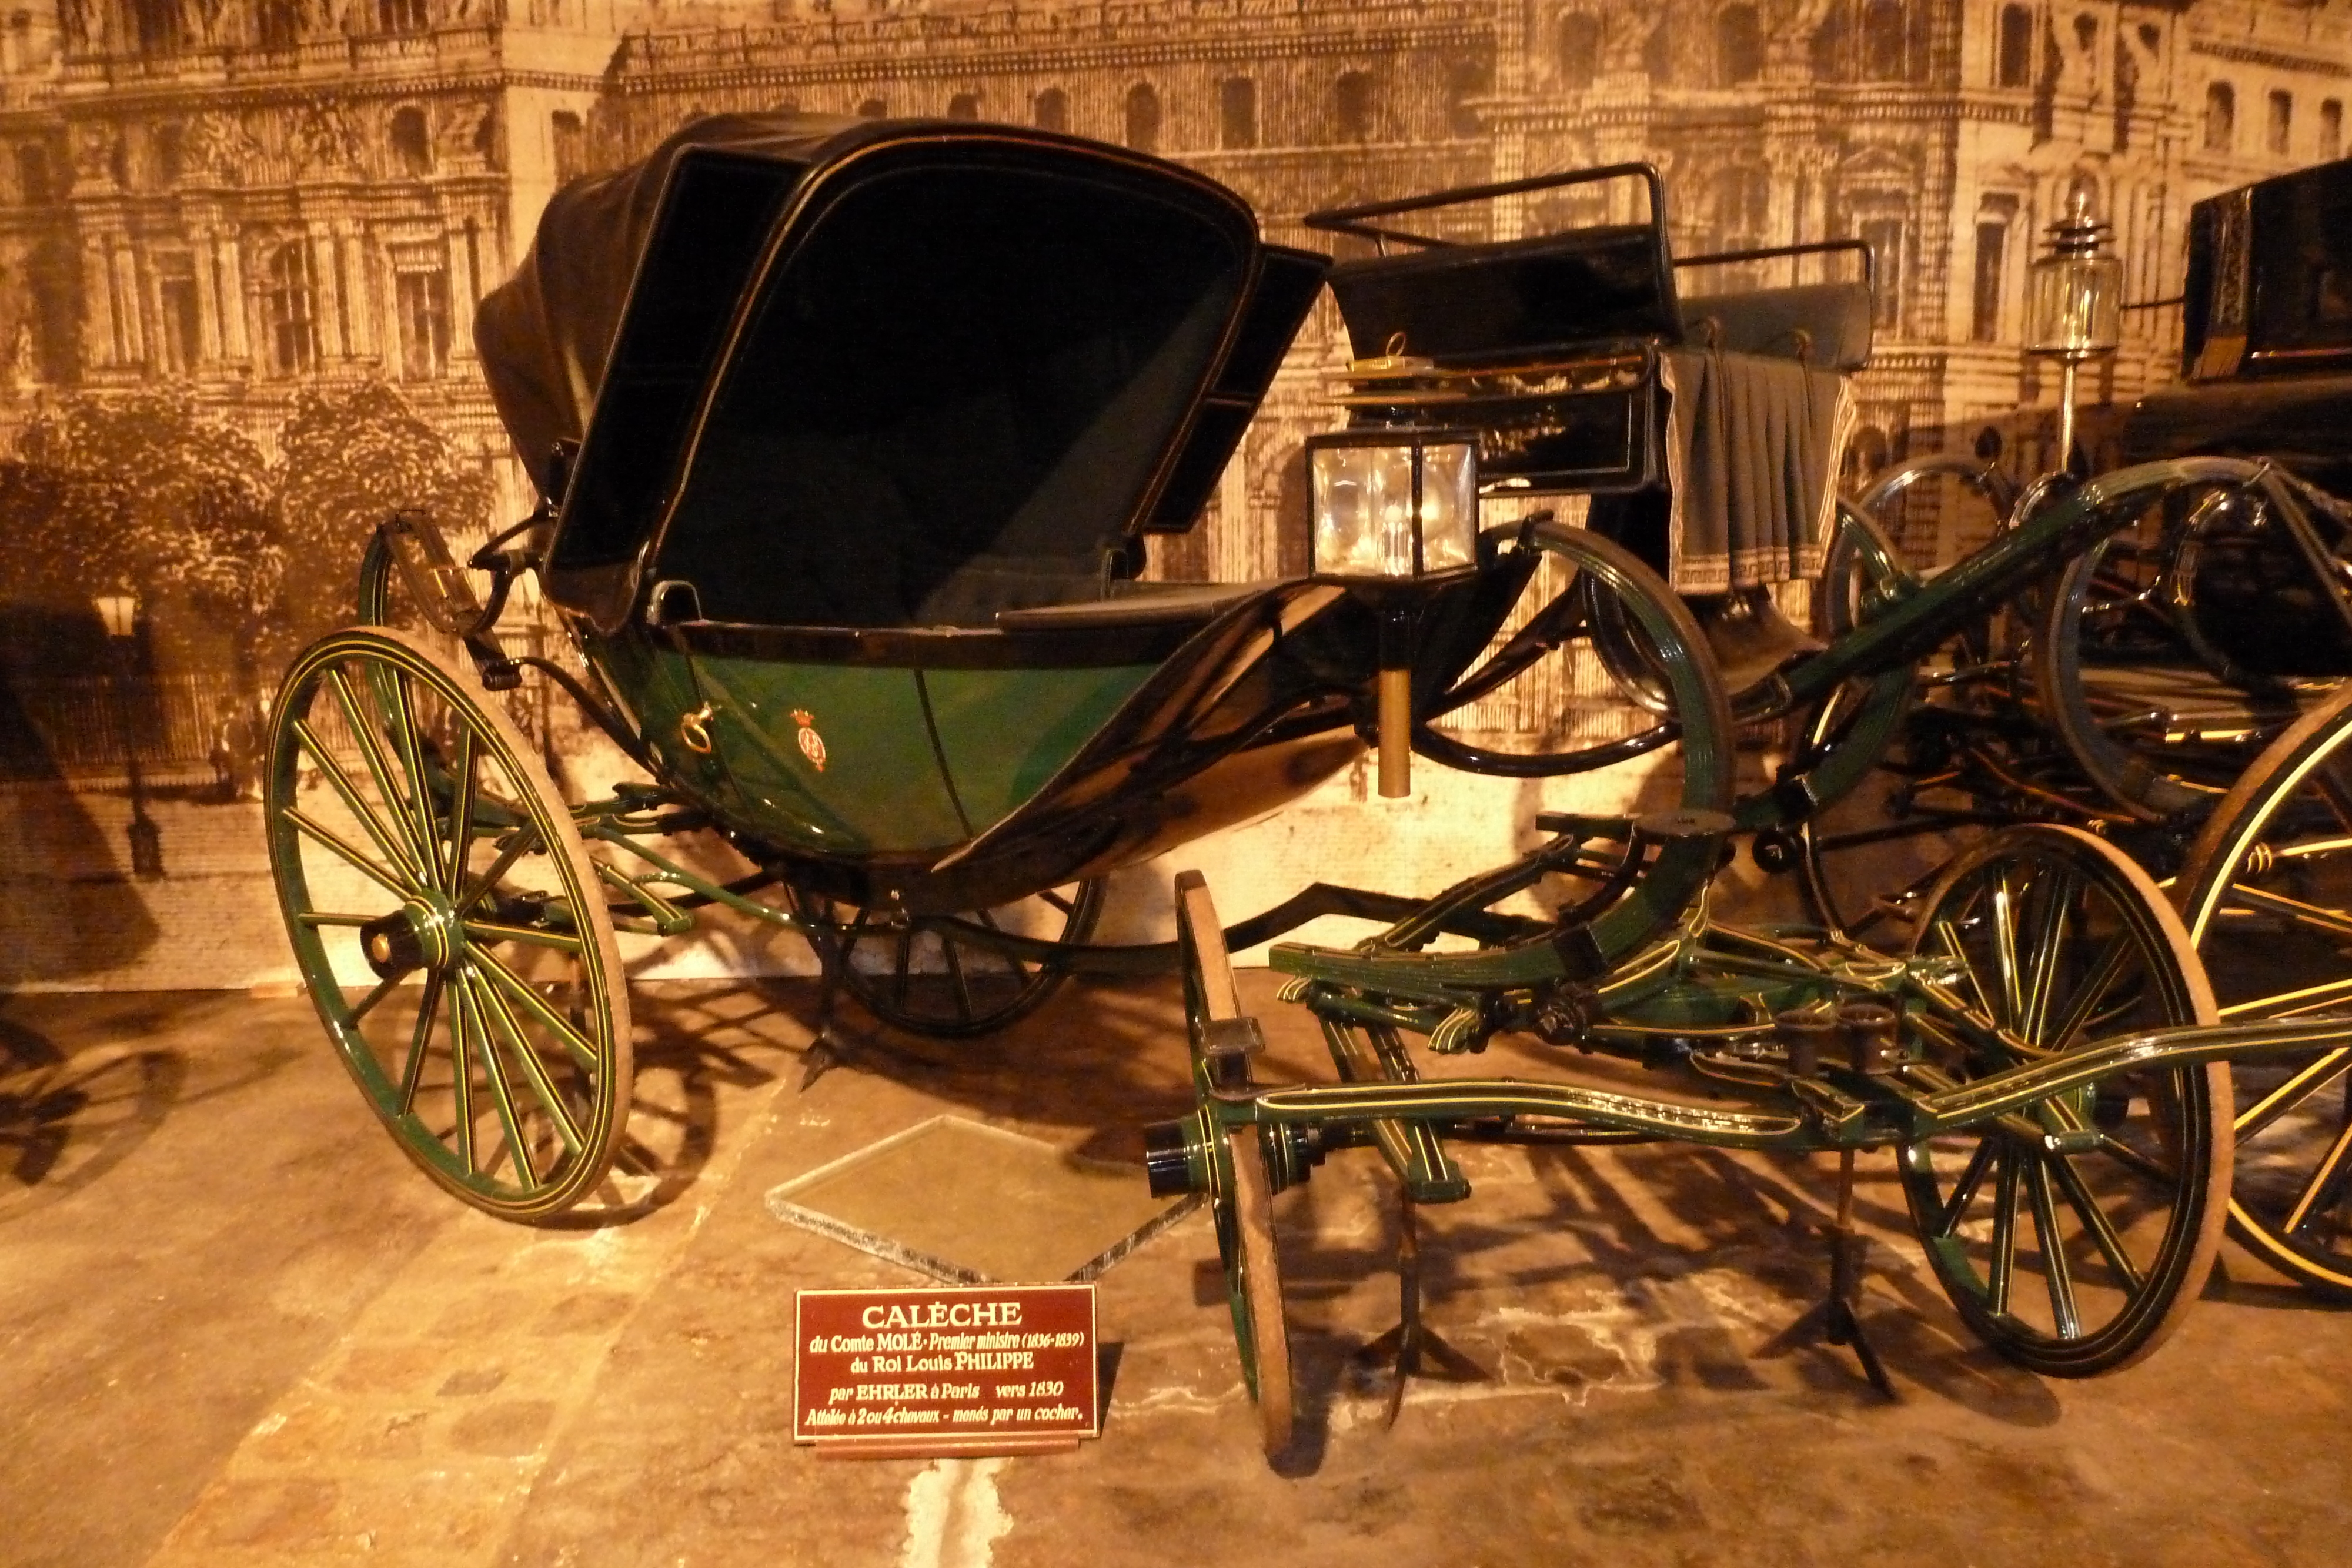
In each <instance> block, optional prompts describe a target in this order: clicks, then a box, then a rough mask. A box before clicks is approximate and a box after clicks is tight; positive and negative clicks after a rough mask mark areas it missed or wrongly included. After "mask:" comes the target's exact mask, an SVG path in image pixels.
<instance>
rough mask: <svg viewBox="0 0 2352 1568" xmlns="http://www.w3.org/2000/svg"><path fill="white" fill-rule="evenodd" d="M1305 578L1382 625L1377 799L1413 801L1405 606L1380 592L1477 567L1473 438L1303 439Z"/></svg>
mask: <svg viewBox="0 0 2352 1568" xmlns="http://www.w3.org/2000/svg"><path fill="white" fill-rule="evenodd" d="M1307 473H1308V476H1309V480H1310V486H1309V487H1310V490H1311V493H1312V505H1313V507H1314V531H1313V533H1312V535H1311V537H1310V539H1309V543H1308V554H1307V560H1308V565H1309V570H1312V571H1313V572H1314V574H1315V575H1316V576H1317V577H1318V578H1326V579H1330V580H1337V581H1340V582H1345V583H1347V584H1348V585H1349V588H1350V589H1351V590H1353V591H1356V592H1358V593H1360V594H1361V595H1363V596H1364V597H1365V598H1366V600H1367V601H1369V602H1370V603H1371V604H1372V606H1373V607H1374V609H1375V610H1377V611H1378V612H1379V613H1380V616H1381V669H1380V694H1379V695H1380V754H1381V795H1382V796H1383V797H1384V798H1386V799H1389V800H1396V799H1398V798H1400V797H1402V796H1405V795H1409V794H1411V793H1412V642H1413V631H1414V629H1413V623H1412V612H1411V611H1410V610H1409V609H1408V608H1406V605H1407V604H1408V603H1409V601H1408V600H1406V599H1405V598H1404V597H1403V596H1402V595H1398V596H1391V595H1388V594H1385V593H1383V592H1382V589H1383V588H1385V587H1388V586H1391V585H1404V584H1410V583H1412V582H1413V581H1415V580H1420V579H1423V578H1428V577H1433V576H1438V575H1442V574H1446V573H1452V572H1456V571H1467V570H1471V569H1472V568H1474V567H1475V565H1476V564H1477V559H1478V438H1477V436H1476V434H1475V433H1474V432H1471V431H1466V430H1440V429H1431V428H1428V427H1425V426H1420V425H1412V424H1390V425H1375V426H1370V427H1366V428H1360V429H1355V430H1345V431H1339V432H1336V433H1334V434H1328V435H1318V436H1315V437H1312V438H1311V439H1309V440H1308V442H1307Z"/></svg>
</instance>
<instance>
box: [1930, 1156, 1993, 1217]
mask: <svg viewBox="0 0 2352 1568" xmlns="http://www.w3.org/2000/svg"><path fill="white" fill-rule="evenodd" d="M1999 1143H2000V1140H1999V1139H1996V1138H1982V1139H1979V1141H1978V1143H1977V1152H1976V1153H1975V1154H1973V1155H1969V1164H1968V1168H1967V1169H1965V1170H1963V1171H1962V1172H1960V1179H1959V1180H1958V1181H1957V1182H1955V1183H1953V1184H1952V1195H1951V1197H1949V1198H1948V1199H1946V1200H1945V1203H1944V1211H1943V1213H1941V1214H1939V1215H1937V1217H1936V1225H1935V1233H1936V1235H1937V1237H1939V1238H1940V1237H1946V1236H1949V1235H1951V1234H1952V1233H1953V1232H1955V1231H1957V1230H1958V1229H1959V1228H1960V1220H1961V1218H1962V1217H1964V1216H1965V1215H1966V1214H1967V1213H1968V1211H1969V1205H1970V1204H1972V1203H1974V1202H1975V1201H1976V1199H1977V1191H1978V1189H1979V1188H1980V1187H1982V1186H1984V1178H1985V1172H1986V1171H1988V1170H1990V1168H1991V1167H1992V1157H1993V1151H1994V1150H1995V1148H1997V1147H1998V1146H1999Z"/></svg>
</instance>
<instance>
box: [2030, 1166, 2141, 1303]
mask: <svg viewBox="0 0 2352 1568" xmlns="http://www.w3.org/2000/svg"><path fill="white" fill-rule="evenodd" d="M2049 1165H2050V1167H2051V1174H2052V1175H2053V1176H2055V1177H2056V1178H2057V1181H2058V1190H2059V1191H2060V1192H2062V1193H2063V1194H2065V1195H2066V1202H2067V1205H2068V1206H2069V1207H2072V1208H2073V1209H2074V1214H2075V1217H2076V1218H2079V1219H2081V1220H2082V1222H2083V1228H2084V1229H2085V1230H2087V1231H2089V1232H2090V1233H2091V1239H2092V1240H2093V1241H2094V1242H2095V1243H2096V1244H2097V1246H2098V1249H2099V1251H2100V1252H2101V1253H2102V1254H2104V1255H2105V1258H2106V1260H2107V1266H2108V1267H2109V1268H2111V1269H2113V1270H2115V1271H2116V1273H2117V1274H2119V1275H2121V1276H2122V1277H2123V1281H2124V1288H2125V1290H2126V1292H2127V1293H2129V1294H2133V1295H2137V1293H2138V1292H2139V1291H2140V1289H2141V1288H2142V1287H2143V1286H2144V1285H2146V1284H2147V1280H2146V1279H2145V1278H2143V1277H2142V1276H2141V1274H2140V1271H2139V1265H2138V1264H2137V1263H2135V1262H2133V1261H2132V1260H2131V1254H2129V1253H2128V1252H2126V1251H2125V1250H2124V1239H2123V1238H2122V1237H2120V1236H2118V1235H2116V1227H2115V1222H2114V1221H2113V1220H2111V1219H2109V1218H2107V1211H2106V1210H2105V1209H2104V1208H2101V1207H2099V1200H2098V1199H2097V1197H2095V1196H2093V1194H2092V1192H2091V1188H2090V1185H2089V1184H2088V1183H2086V1182H2085V1181H2084V1180H2083V1173H2082V1172H2081V1171H2079V1170H2076V1169H2075V1168H2074V1159H2073V1157H2072V1156H2070V1155H2051V1156H2050V1157H2049Z"/></svg>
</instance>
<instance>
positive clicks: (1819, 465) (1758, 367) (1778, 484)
mask: <svg viewBox="0 0 2352 1568" xmlns="http://www.w3.org/2000/svg"><path fill="white" fill-rule="evenodd" d="M1659 358H1660V361H1661V362H1662V367H1663V374H1664V380H1665V386H1666V391H1667V393H1668V395H1669V396H1670V398H1671V399H1672V400H1673V401H1672V409H1671V413H1670V415H1669V420H1670V429H1669V433H1668V439H1667V442H1666V474H1667V479H1668V484H1669V486H1670V487H1671V491H1672V494H1673V497H1674V513H1673V518H1672V522H1671V524H1670V526H1669V528H1668V529H1667V537H1668V538H1669V539H1670V540H1671V541H1672V546H1671V549H1672V565H1671V568H1670V570H1669V571H1668V574H1667V575H1668V579H1669V580H1670V582H1671V583H1672V585H1673V586H1674V588H1675V591H1678V592H1682V593H1724V592H1727V591H1730V590H1732V589H1734V588H1748V587H1752V586H1755V585H1757V584H1759V583H1773V582H1786V581H1789V580H1791V579H1796V578H1810V577H1813V576H1816V575H1818V574H1819V573H1820V571H1821V568H1822V551H1823V549H1825V548H1826V546H1827V545H1828V542H1829V538H1830V530H1831V528H1832V527H1834V525H1835V522H1836V505H1837V468H1838V455H1839V454H1840V453H1841V452H1843V450H1844V448H1845V443H1846V438H1847V437H1848V436H1849V435H1850V434H1852V433H1853V421H1854V401H1853V388H1852V386H1851V385H1850V384H1849V383H1848V382H1847V379H1846V377H1844V376H1843V375H1842V374H1840V373H1838V372H1837V371H1821V370H1811V369H1808V368H1807V367H1806V366H1805V365H1804V364H1803V363H1801V361H1796V360H1791V359H1783V358H1780V357H1778V356H1773V357H1766V356H1763V355H1759V354H1741V353H1733V352H1730V351H1728V350H1709V349H1670V350H1666V351H1665V352H1664V353H1663V354H1661V355H1660V356H1659Z"/></svg>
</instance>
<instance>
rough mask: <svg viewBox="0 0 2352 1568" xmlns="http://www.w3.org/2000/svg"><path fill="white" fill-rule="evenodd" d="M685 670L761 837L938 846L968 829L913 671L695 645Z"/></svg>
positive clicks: (798, 844)
mask: <svg viewBox="0 0 2352 1568" xmlns="http://www.w3.org/2000/svg"><path fill="white" fill-rule="evenodd" d="M695 674H696V676H697V678H698V680H699V682H700V683H701V686H702V692H703V695H704V697H705V699H706V700H707V701H708V702H709V705H710V709H711V715H710V719H709V727H710V738H711V742H712V744H713V746H714V747H715V748H716V750H717V752H718V754H719V756H721V757H723V758H726V759H727V762H726V767H727V773H728V782H729V786H730V794H731V796H732V797H733V799H732V802H731V803H732V805H733V806H734V808H735V809H736V810H738V811H739V812H740V814H741V815H742V816H743V817H744V818H745V819H746V820H747V821H754V822H757V823H759V824H760V825H761V830H762V831H763V832H764V833H765V834H766V835H767V836H768V837H770V838H772V839H774V840H775V841H778V842H780V843H782V844H784V845H786V846H788V847H791V848H796V849H804V850H809V851H813V852H818V853H824V854H836V855H837V854H870V853H878V854H889V853H894V852H897V853H903V852H910V851H923V850H937V851H940V852H945V851H946V850H948V849H950V848H951V847H953V846H954V845H956V844H959V843H961V842H962V841H963V840H964V839H965V838H966V837H967V836H969V835H968V834H967V833H966V831H965V830H964V827H963V822H962V819H961V817H960V816H959V815H958V814H957V811H956V806H955V800H954V797H953V796H952V795H950V793H949V790H948V783H947V779H946V776H945V775H944V774H942V773H941V772H940V762H939V754H938V752H937V750H936V748H935V747H933V746H932V743H931V732H930V726H929V722H928V721H927V720H926V718H925V716H924V713H923V691H922V685H921V681H922V675H921V674H920V673H919V671H915V670H908V669H889V668H879V669H877V668H856V667H851V668H843V667H841V666H839V665H834V664H791V663H782V662H777V661H771V660H765V659H731V658H725V657H717V656H712V655H709V654H704V655H701V656H699V657H698V658H697V659H696V661H695Z"/></svg>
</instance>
